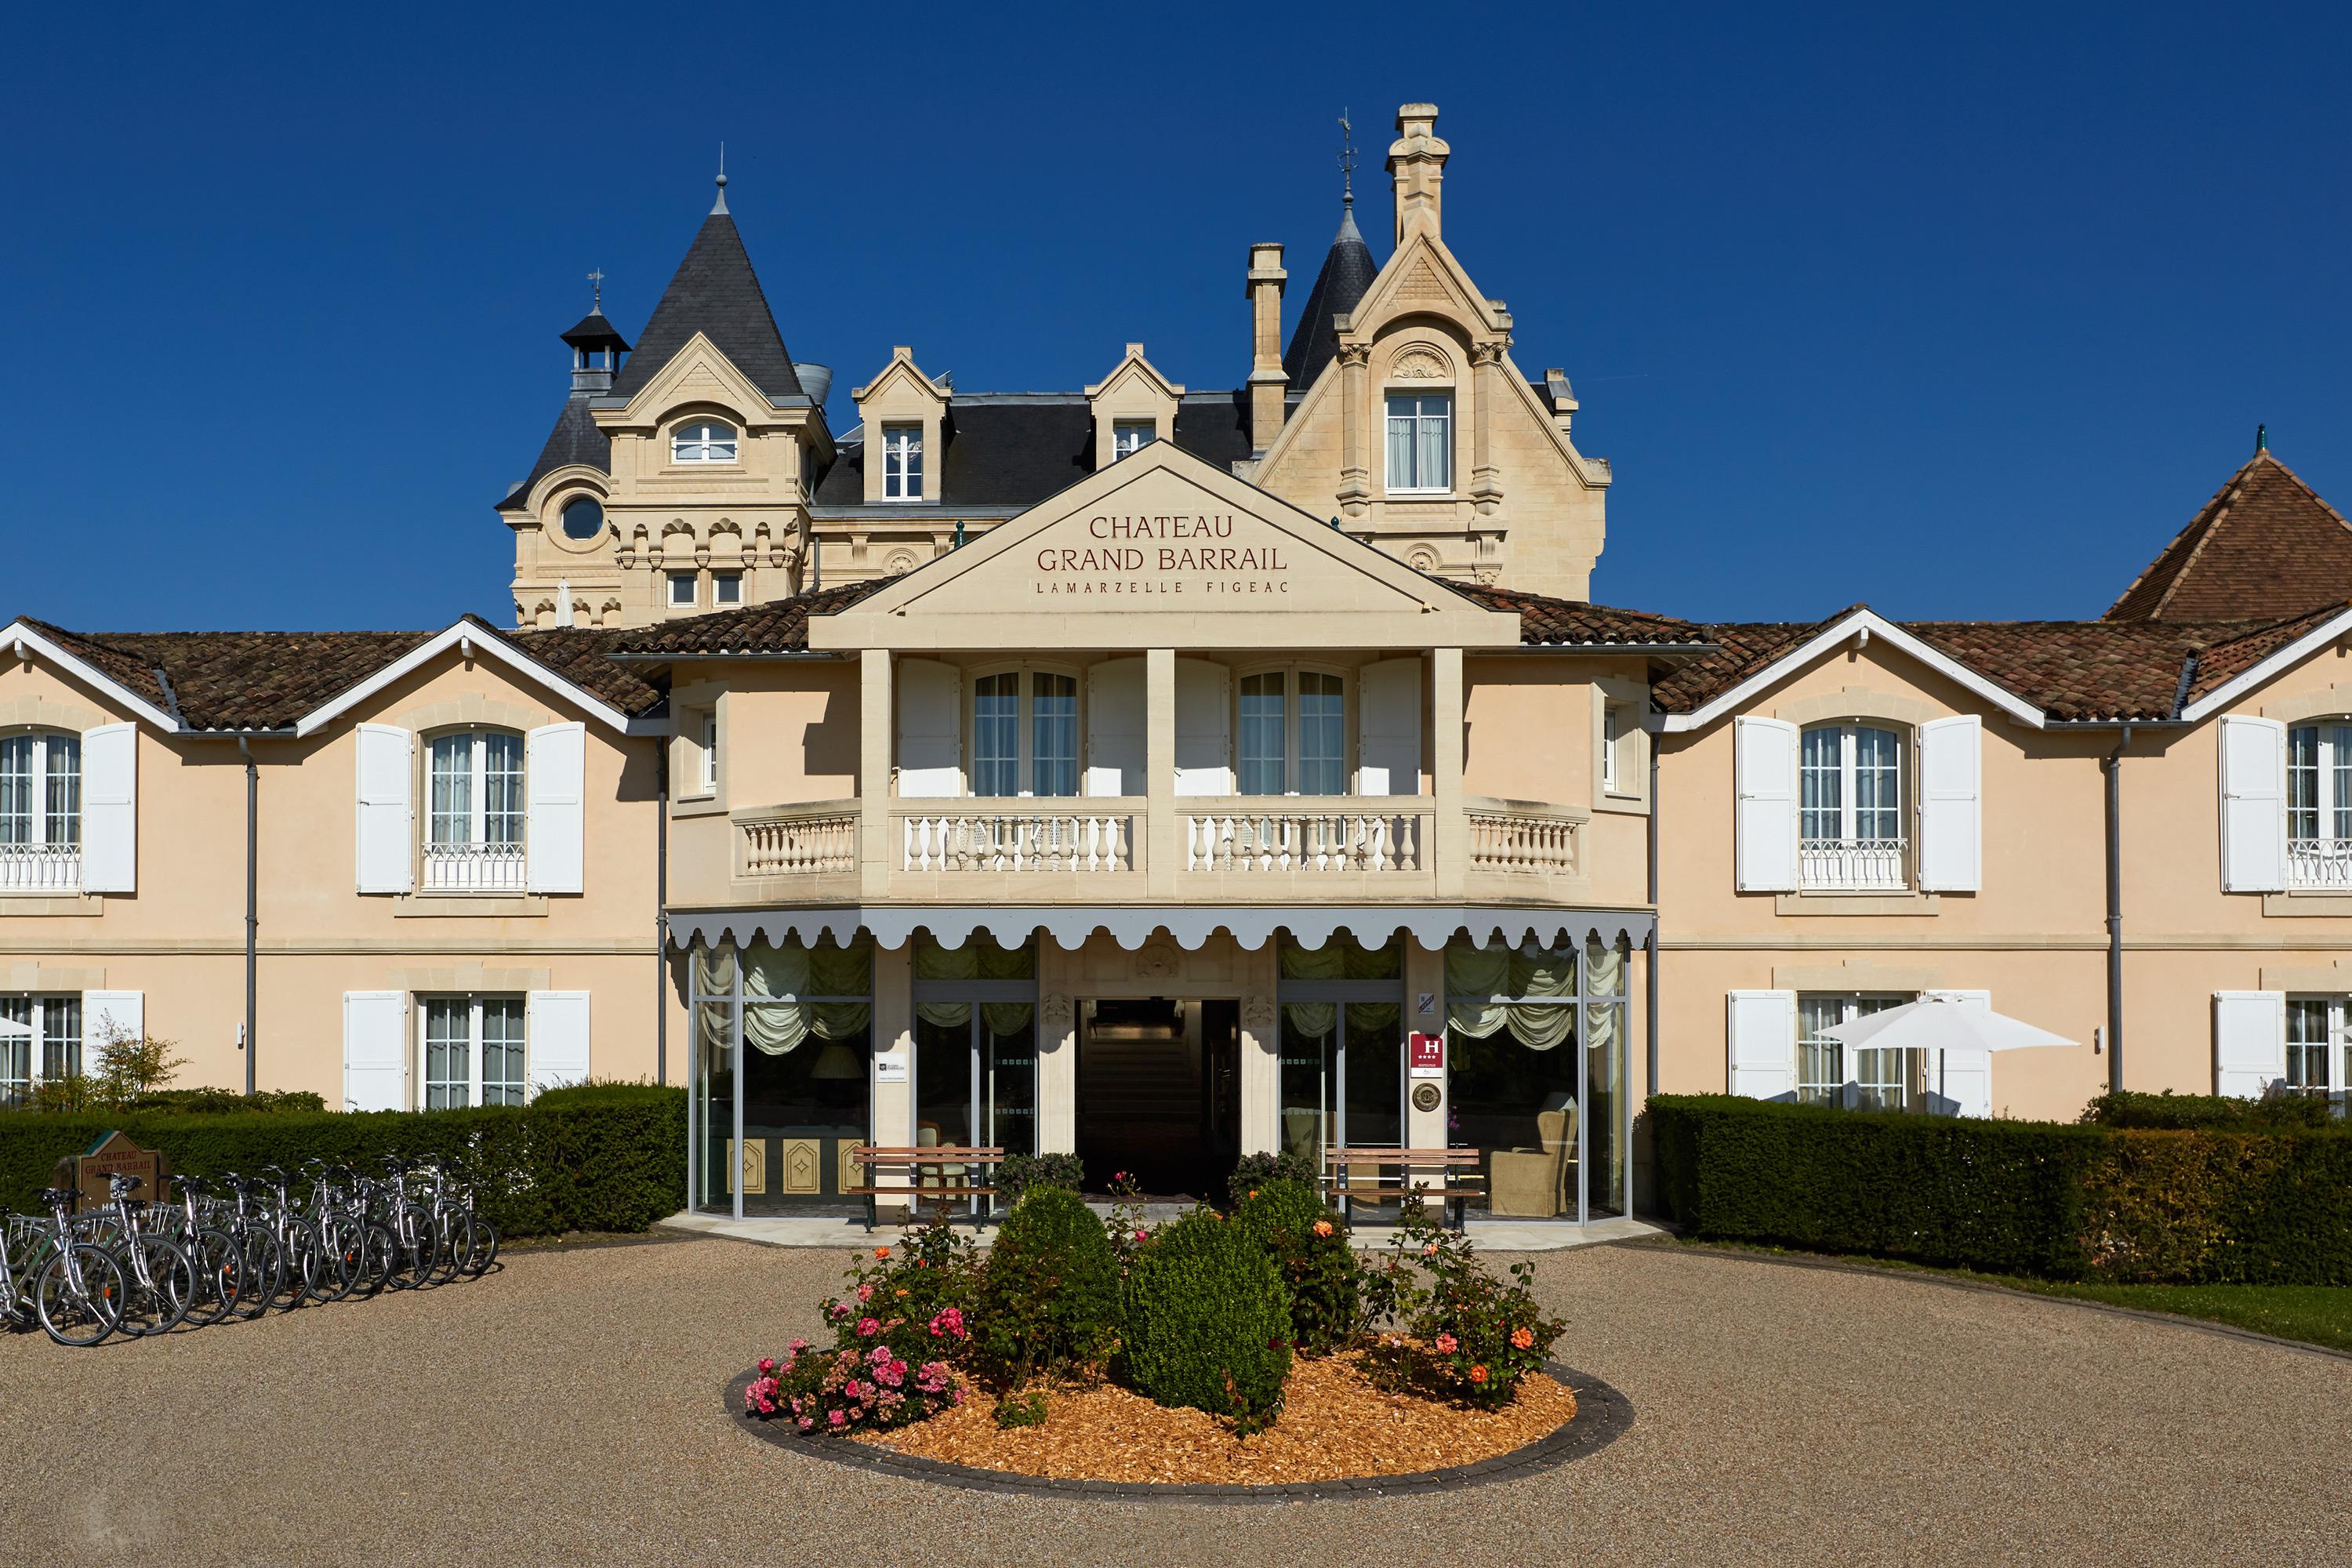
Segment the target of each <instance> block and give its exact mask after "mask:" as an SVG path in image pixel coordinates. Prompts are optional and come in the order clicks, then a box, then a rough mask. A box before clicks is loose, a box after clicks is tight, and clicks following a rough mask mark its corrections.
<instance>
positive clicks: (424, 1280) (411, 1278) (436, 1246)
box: [402, 1208, 442, 1287]
mask: <svg viewBox="0 0 2352 1568" xmlns="http://www.w3.org/2000/svg"><path fill="white" fill-rule="evenodd" d="M407 1215H408V1228H409V1234H410V1235H411V1236H413V1237H415V1240H414V1241H412V1242H410V1243H409V1244H408V1246H407V1247H405V1248H404V1258H403V1259H402V1261H403V1265H404V1268H405V1270H406V1273H407V1276H408V1283H409V1285H410V1286H412V1287H421V1286H425V1285H438V1284H439V1283H441V1254H442V1245H441V1231H440V1228H439V1227H438V1226H436V1225H434V1223H433V1215H431V1214H430V1213H429V1212H427V1211H426V1210H425V1209H421V1208H412V1209H409V1210H408V1211H407Z"/></svg>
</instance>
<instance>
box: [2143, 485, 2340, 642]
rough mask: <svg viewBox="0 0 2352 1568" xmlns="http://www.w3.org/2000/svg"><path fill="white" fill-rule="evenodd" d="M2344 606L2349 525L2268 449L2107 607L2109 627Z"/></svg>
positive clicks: (2264, 615)
mask: <svg viewBox="0 0 2352 1568" xmlns="http://www.w3.org/2000/svg"><path fill="white" fill-rule="evenodd" d="M2347 599H2352V523H2347V522H2346V521H2345V520H2344V516H2343V514H2342V513H2340V512H2338V511H2337V510H2336V509H2335V508H2334V507H2332V506H2329V505H2328V504H2327V503H2326V501H2324V500H2320V499H2319V496H2318V495H2317V493H2316V492H2315V491H2314V490H2313V489H2312V488H2311V487H2310V486H2309V485H2306V484H2305V483H2304V482H2303V480H2302V479H2300V478H2298V477H2297V476H2296V475H2295V473H2294V470H2293V469H2291V468H2288V467H2287V466H2286V465H2285V464H2284V463H2282V462H2280V461H2279V460H2278V459H2277V458H2273V457H2272V456H2271V454H2270V451H2269V449H2268V448H2267V447H2264V448H2263V449H2262V450H2260V451H2257V452H2256V453H2255V454H2254V455H2253V457H2252V458H2249V459H2248V460H2247V462H2246V465H2245V467H2243V468H2240V469H2239V470H2238V471H2237V472H2236V473H2234V474H2232V475H2231V476H2230V481H2229V483H2227V484H2225V485H2223V486H2222V487H2221V489H2220V490H2218V491H2216V492H2215V494H2214V496H2213V499H2212V500H2209V501H2207V502H2206V503H2205V505H2204V507H2203V508H2202V509H2201V510H2200V511H2199V512H2198V513H2197V515H2196V516H2195V517H2194V518H2191V519H2190V520H2189V526H2188V527H2187V528H2184V529H2182V530H2181V531H2180V532H2179V535H2178V536H2176V537H2175V538H2174V539H2173V541H2172V542H2171V543H2169V544H2168V545H2166V546H2165V547H2164V550H2163V552H2161V553H2160V554H2158V556H2157V558H2156V559H2155V560H2154V561H2152V562H2150V563H2148V567H2147V571H2145V572H2142V573H2141V574H2139V576H2138V577H2137V579H2136V580H2135V581H2134V582H2133V584H2132V585H2131V586H2130V587H2128V588H2126V589H2125V590H2124V594H2123V596H2122V597H2121V598H2119V599H2117V600H2116V602H2115V604H2114V605H2113V606H2112V607H2111V608H2109V609H2108V611H2107V613H2106V615H2105V617H2104V618H2105V619H2107V620H2110V621H2137V620H2161V621H2184V622H2194V621H2206V622H2211V621H2235V620H2248V619H2255V618H2263V619H2273V618H2275V617H2278V616H2287V615H2301V614H2304V613H2305V612H2306V611H2310V610H2316V609H2319V608H2321V607H2323V606H2326V605H2342V604H2343V603H2345V601H2347Z"/></svg>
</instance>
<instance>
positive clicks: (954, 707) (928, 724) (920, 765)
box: [898, 658, 963, 796]
mask: <svg viewBox="0 0 2352 1568" xmlns="http://www.w3.org/2000/svg"><path fill="white" fill-rule="evenodd" d="M962 719H963V671H961V670H960V669H958V668H956V667H955V666H954V665H951V664H943V663H941V662H940V660H938V659H936V658H902V659H900V660H899V661H898V793H899V795H905V796H926V795H928V796H937V795H961V794H962V793H963V724H962Z"/></svg>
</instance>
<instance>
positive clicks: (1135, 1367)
mask: <svg viewBox="0 0 2352 1568" xmlns="http://www.w3.org/2000/svg"><path fill="white" fill-rule="evenodd" d="M1121 1367H1122V1370H1123V1371H1124V1373H1125V1374H1126V1377H1127V1379H1128V1381H1129V1382H1130V1383H1132V1384H1134V1385H1135V1388H1136V1391H1137V1392H1138V1393H1139V1394H1143V1395H1144V1396H1145V1397H1146V1398H1148V1399H1150V1401H1151V1402H1152V1403H1153V1404H1155V1405H1190V1406H1191V1407H1192V1408H1193V1409H1195V1410H1205V1411H1207V1412H1208V1413H1209V1414H1210V1415H1229V1416H1231V1417H1233V1419H1234V1424H1235V1426H1236V1428H1237V1429H1238V1430H1240V1431H1242V1432H1244V1433H1248V1432H1256V1431H1263V1430H1264V1429H1265V1427H1266V1426H1269V1425H1271V1424H1272V1422H1273V1421H1274V1418H1275V1417H1276V1415H1280V1414H1281V1412H1282V1392H1283V1382H1284V1380H1285V1379H1286V1378H1287V1377H1288V1376H1289V1375H1290V1292H1289V1291H1288V1289H1286V1288H1285V1287H1284V1285H1283V1282H1282V1276H1281V1274H1280V1272H1279V1271H1278V1270H1277V1269H1276V1268H1275V1263H1274V1259H1273V1258H1272V1257H1271V1256H1270V1255H1269V1254H1268V1253H1267V1252H1266V1250H1265V1247H1263V1246H1262V1245H1260V1243H1259V1241H1258V1239H1257V1237H1255V1236H1253V1235H1251V1234H1250V1233H1249V1231H1248V1230H1246V1229H1245V1228H1244V1227H1243V1226H1238V1225H1234V1224H1233V1223H1231V1222H1229V1221H1227V1220H1225V1219H1224V1218H1223V1217H1222V1216H1220V1215H1217V1214H1216V1213H1214V1212H1213V1211H1212V1210H1209V1209H1195V1210H1193V1211H1192V1213H1191V1214H1188V1215H1185V1216H1184V1217H1183V1218H1182V1219H1180V1220H1178V1221H1177V1222H1176V1223H1175V1224H1174V1225H1171V1226H1168V1228H1166V1229H1165V1230H1162V1231H1161V1232H1160V1233H1159V1234H1158V1235H1157V1236H1154V1237H1152V1238H1151V1242H1150V1246H1148V1247H1145V1248H1144V1249H1143V1251H1142V1253H1141V1255H1140V1256H1139V1257H1138V1258H1137V1259H1136V1261H1135V1267H1134V1270H1133V1272H1131V1273H1130V1274H1129V1276H1128V1280H1127V1342H1126V1344H1125V1346H1124V1347H1123V1355H1122V1361H1121Z"/></svg>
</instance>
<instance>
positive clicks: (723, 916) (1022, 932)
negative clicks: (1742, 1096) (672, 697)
mask: <svg viewBox="0 0 2352 1568" xmlns="http://www.w3.org/2000/svg"><path fill="white" fill-rule="evenodd" d="M1654 923H1655V917H1654V916H1653V915H1651V914H1650V913H1649V912H1648V911H1647V910H1528V909H1513V908H1509V907H1507V906H1499V905H1478V904H1467V905H1453V906H1445V905H1435V906H1430V907H1424V908H1417V909H1399V908H1396V907H1395V906H1393V905H1390V906H1381V905H1368V906H1367V905H1358V906H1350V905H1346V904H1316V905H1307V906H1301V905H1269V904H1243V905H1194V906H1191V907H1188V908H1183V909H1105V908H1100V907H1089V906H1087V905H1083V904H1078V905H1054V906H1037V907H1027V908H1024V907H1022V906H1019V905H1002V904H975V905H930V906H908V905H887V906H879V907H877V906H872V905H853V906H848V907H835V908H833V909H766V910H679V911H677V912H674V913H672V914H671V915H670V917H669V940H670V945H672V946H673V947H678V948H690V947H718V946H720V945H722V944H728V943H732V944H734V945H736V946H748V945H750V944H752V943H755V942H768V943H771V944H778V943H782V942H785V941H787V940H789V939H791V938H793V937H797V938H799V939H800V940H801V941H802V942H816V941H817V940H819V939H820V938H822V937H827V936H830V937H831V938H832V939H833V940H834V941H835V942H848V941H849V940H850V938H852V937H854V936H856V934H857V933H858V932H859V931H869V932H871V933H872V934H873V937H874V940H875V941H876V942H879V943H880V944H881V945H882V946H884V947H886V948H896V947H900V946H903V945H905V943H906V942H907V941H908V939H909V938H911V937H912V936H913V935H914V933H915V931H917V930H918V929H921V930H923V931H929V933H930V934H931V936H932V937H933V938H934V939H935V940H936V941H938V942H940V945H941V946H944V947H950V948H954V947H961V946H962V945H963V944H964V942H965V941H966V940H967V939H968V938H969V937H970V936H971V933H972V932H974V931H987V932H988V933H989V935H990V936H992V937H993V938H994V939H995V940H996V942H997V943H998V944H999V945H1000V946H1005V947H1011V946H1014V945H1017V944H1018V943H1021V942H1026V941H1028V940H1029V934H1030V932H1032V931H1040V930H1042V931H1045V933H1046V934H1047V935H1048V936H1050V937H1052V938H1053V939H1054V941H1055V942H1057V943H1058V944H1060V946H1061V947H1062V948H1063V949H1064V950H1065V951H1076V949H1078V948H1080V947H1083V946H1084V945H1086V943H1087V942H1088V941H1089V940H1090V939H1091V938H1092V937H1093V936H1094V934H1095V932H1097V931H1103V932H1105V933H1107V934H1108V936H1109V937H1110V938H1111V940H1112V941H1114V942H1118V945H1119V946H1120V947H1122V948H1125V949H1126V950H1127V951H1129V952H1134V951H1135V950H1136V949H1138V948H1140V947H1141V946H1142V945H1143V944H1144V943H1145V942H1148V941H1150V938H1151V937H1152V935H1153V934H1154V933H1155V932H1158V931H1166V932H1167V933H1168V934H1169V935H1170V936H1171V937H1173V938H1174V939H1175V941H1176V943H1177V945H1178V946H1180V947H1181V948H1183V949H1184V950H1185V951H1186V952H1198V951H1199V950H1200V948H1201V946H1202V943H1204V942H1207V941H1208V940H1209V939H1210V938H1211V937H1212V936H1214V935H1215V934H1216V933H1217V932H1219V931H1224V932H1228V933H1230V934H1231V936H1232V937H1233V939H1234V942H1237V943H1239V944H1240V945H1241V946H1243V947H1244V948H1247V949H1250V950H1252V951H1255V950H1256V949H1258V948H1261V947H1263V946H1265V943H1266V942H1267V941H1268V940H1269V939H1270V938H1271V937H1272V936H1273V935H1274V933H1275V932H1276V931H1278V930H1279V931H1289V932H1290V934H1291V935H1292V936H1293V937H1295V938H1297V941H1298V942H1299V943H1300V944H1301V945H1303V946H1306V947H1309V948H1319V947H1321V946H1322V945H1323V944H1324V943H1325V942H1329V941H1330V940H1331V938H1332V937H1333V936H1334V935H1335V934H1337V933H1339V932H1341V931H1345V932H1348V933H1349V934H1350V935H1352V936H1354V937H1355V939H1356V940H1357V941H1358V942H1363V943H1366V944H1367V945H1371V946H1378V945H1379V944H1381V943H1382V942H1386V941H1388V939H1389V937H1390V936H1391V935H1392V934H1393V933H1394V932H1396V931H1407V932H1409V933H1411V935H1412V939H1413V941H1415V942H1419V943H1420V944H1421V945H1422V946H1423V948H1426V949H1428V950H1430V951H1432V952H1434V951H1436V950H1437V949H1439V948H1442V947H1444V945H1445V944H1446V943H1447V942H1450V941H1452V940H1453V939H1454V936H1455V935H1457V934H1461V933H1465V932H1466V933H1467V934H1468V935H1469V936H1470V937H1471V938H1472V939H1473V940H1474V941H1475V942H1478V943H1479V944H1480V945H1481V946H1484V945H1486V944H1489V943H1494V942H1500V943H1502V944H1504V945H1505V946H1508V947H1520V946H1524V945H1526V944H1527V943H1528V942H1533V943H1535V944H1536V945H1537V946H1538V947H1560V946H1566V945H1569V944H1571V943H1576V942H1584V941H1585V940H1587V939H1588V938H1597V939H1598V940H1599V941H1601V942H1603V943H1604V944H1608V945H1612V946H1613V945H1614V944H1616V943H1617V942H1627V943H1630V944H1631V945H1633V946H1634V947H1639V946H1641V945H1642V944H1643V942H1646V941H1647V940H1648V939H1649V935H1650V930H1651V927H1652V926H1653V925H1654Z"/></svg>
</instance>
